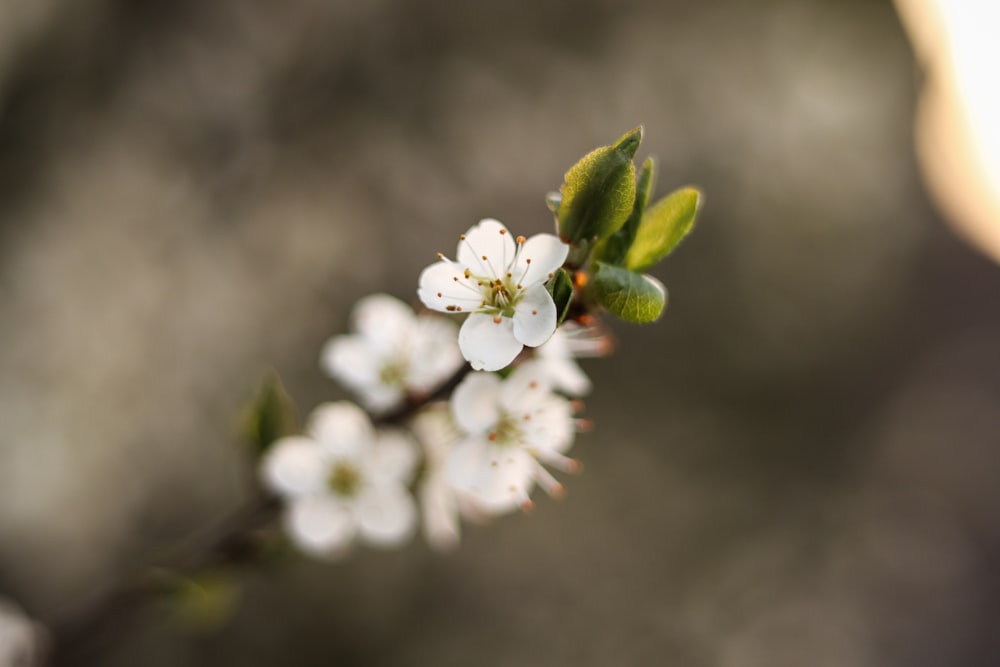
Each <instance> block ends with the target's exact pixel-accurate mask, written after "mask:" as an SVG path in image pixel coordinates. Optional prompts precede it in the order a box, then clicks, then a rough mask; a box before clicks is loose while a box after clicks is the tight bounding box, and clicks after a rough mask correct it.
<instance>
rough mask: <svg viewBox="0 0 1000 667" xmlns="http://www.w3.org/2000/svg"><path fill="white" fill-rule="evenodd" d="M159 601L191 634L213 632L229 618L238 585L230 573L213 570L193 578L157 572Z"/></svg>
mask: <svg viewBox="0 0 1000 667" xmlns="http://www.w3.org/2000/svg"><path fill="white" fill-rule="evenodd" d="M157 575H158V576H157V578H158V580H159V581H158V583H159V586H160V591H161V597H160V601H161V602H162V603H163V604H164V605H165V607H166V611H167V612H168V613H169V615H170V616H172V617H173V619H174V620H175V621H176V622H178V623H180V624H181V625H182V626H183V627H184V628H185V629H187V630H188V631H190V632H196V633H200V632H213V631H215V630H218V629H220V628H221V627H222V626H223V625H225V623H226V622H227V621H228V620H229V619H230V618H231V617H232V614H233V612H234V611H235V610H236V605H237V602H238V601H239V597H240V583H239V581H238V580H237V579H236V576H235V575H234V574H233V573H232V572H228V571H224V570H212V571H209V572H202V573H199V574H197V575H193V576H184V575H181V574H177V573H171V572H159V573H157Z"/></svg>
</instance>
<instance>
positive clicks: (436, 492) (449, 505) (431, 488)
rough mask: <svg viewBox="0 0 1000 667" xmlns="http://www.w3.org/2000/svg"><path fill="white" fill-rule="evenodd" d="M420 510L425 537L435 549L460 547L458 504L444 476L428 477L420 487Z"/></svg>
mask: <svg viewBox="0 0 1000 667" xmlns="http://www.w3.org/2000/svg"><path fill="white" fill-rule="evenodd" d="M420 508H421V510H423V515H424V536H425V537H426V538H427V541H428V542H429V543H430V545H431V546H432V547H434V548H435V549H440V550H442V551H443V550H446V549H453V548H454V547H455V546H456V545H458V539H459V523H458V502H457V500H456V498H455V494H454V492H453V491H452V489H451V485H450V484H449V483H448V480H447V478H446V477H445V476H444V475H443V474H440V473H439V474H435V475H430V476H428V477H427V478H426V479H425V480H424V482H423V484H421V485H420Z"/></svg>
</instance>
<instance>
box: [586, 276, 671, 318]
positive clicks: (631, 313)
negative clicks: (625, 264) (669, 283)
mask: <svg viewBox="0 0 1000 667" xmlns="http://www.w3.org/2000/svg"><path fill="white" fill-rule="evenodd" d="M591 284H592V290H593V293H594V294H595V295H596V296H597V300H598V302H599V303H600V304H601V305H602V306H603V307H604V308H605V309H606V310H607V311H608V312H609V313H611V314H613V315H616V316H618V317H620V318H621V319H623V320H625V321H626V322H632V323H634V324H646V323H648V322H655V321H656V320H658V319H659V318H660V315H662V314H663V310H664V308H666V306H667V288H666V287H664V286H663V284H662V283H661V282H660V281H659V280H657V279H656V278H653V277H652V276H647V275H643V274H641V273H636V272H634V271H629V270H628V269H623V268H622V267H620V266H613V265H611V264H605V263H604V262H597V270H596V271H595V272H594V277H593V281H592V283H591Z"/></svg>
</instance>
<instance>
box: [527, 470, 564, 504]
mask: <svg viewBox="0 0 1000 667" xmlns="http://www.w3.org/2000/svg"><path fill="white" fill-rule="evenodd" d="M532 476H533V477H534V478H535V481H536V482H538V485H539V486H541V487H542V488H543V489H545V493H547V494H549V495H550V496H552V497H553V498H557V499H561V498H563V497H564V496H565V495H566V487H564V486H563V485H562V484H560V483H559V481H558V480H556V478H555V477H553V476H552V473H550V472H549V471H548V470H546V469H545V466H543V465H542V464H541V463H539V462H538V461H535V466H534V475H532Z"/></svg>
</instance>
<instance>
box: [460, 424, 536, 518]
mask: <svg viewBox="0 0 1000 667" xmlns="http://www.w3.org/2000/svg"><path fill="white" fill-rule="evenodd" d="M534 465H535V464H534V461H533V459H532V458H531V456H530V455H529V454H528V453H527V452H525V451H524V450H522V449H519V448H516V447H509V446H508V447H500V446H496V445H492V444H490V443H488V442H487V441H485V440H481V439H470V440H466V441H464V442H461V443H459V444H458V445H456V447H455V448H454V449H453V450H452V452H451V455H450V456H449V457H448V465H447V468H446V473H447V475H448V479H449V481H450V482H451V483H452V484H453V485H454V486H455V487H456V488H457V489H459V490H461V491H464V492H466V493H468V494H470V495H472V496H473V498H474V499H475V502H476V505H477V506H478V507H480V508H481V509H483V510H484V511H486V512H489V513H494V514H499V513H502V512H508V511H510V510H512V509H515V508H517V507H520V506H521V505H523V504H524V502H525V501H526V500H527V499H528V492H529V491H530V490H531V486H532V483H533V479H534V478H533V475H534Z"/></svg>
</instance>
